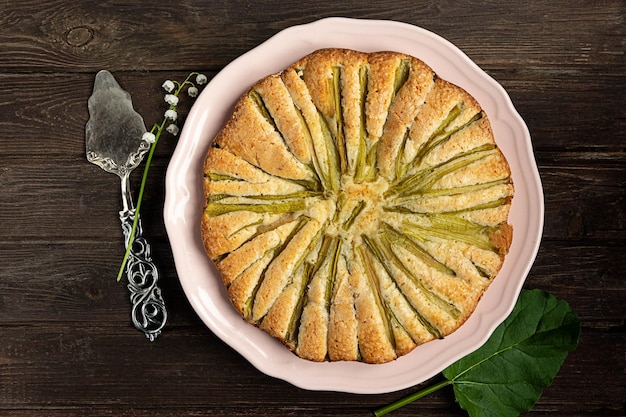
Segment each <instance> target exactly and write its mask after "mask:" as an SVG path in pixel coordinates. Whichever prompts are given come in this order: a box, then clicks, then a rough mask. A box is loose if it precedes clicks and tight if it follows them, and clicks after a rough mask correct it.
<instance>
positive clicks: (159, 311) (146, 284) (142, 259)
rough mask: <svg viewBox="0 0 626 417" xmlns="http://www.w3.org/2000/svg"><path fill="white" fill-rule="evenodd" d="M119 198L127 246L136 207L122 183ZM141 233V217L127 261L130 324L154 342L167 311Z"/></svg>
mask: <svg viewBox="0 0 626 417" xmlns="http://www.w3.org/2000/svg"><path fill="white" fill-rule="evenodd" d="M122 183H124V181H122ZM125 191H126V192H125ZM122 198H123V200H124V210H122V211H120V213H119V214H120V221H121V222H122V231H123V232H124V240H125V245H126V247H128V241H129V238H130V233H131V230H132V227H133V221H134V215H135V209H134V208H133V207H132V200H131V199H130V197H129V195H128V192H127V189H126V187H124V186H122ZM142 235H143V229H142V226H141V219H139V221H138V222H137V229H136V230H135V240H134V242H133V245H132V248H131V251H130V255H129V257H128V262H127V264H126V278H127V279H128V290H129V291H130V301H131V303H132V320H133V324H134V325H135V327H136V328H137V330H140V331H142V332H143V333H144V334H145V335H146V337H147V338H148V339H150V341H154V340H155V339H156V338H157V336H159V334H161V330H162V329H163V327H164V326H165V322H166V321H167V310H166V309H165V302H164V301H163V297H162V296H161V289H160V288H159V285H158V284H159V272H158V270H157V268H156V265H155V264H154V263H153V262H152V257H151V255H150V245H149V244H148V242H147V241H146V239H145V238H144V237H143V236H142Z"/></svg>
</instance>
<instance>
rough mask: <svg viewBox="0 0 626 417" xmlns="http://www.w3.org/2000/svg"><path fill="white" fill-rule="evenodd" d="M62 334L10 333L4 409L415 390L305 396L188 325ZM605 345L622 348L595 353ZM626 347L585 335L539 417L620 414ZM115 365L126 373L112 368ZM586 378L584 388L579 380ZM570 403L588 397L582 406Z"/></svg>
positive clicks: (309, 406)
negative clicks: (135, 332) (617, 373)
mask: <svg viewBox="0 0 626 417" xmlns="http://www.w3.org/2000/svg"><path fill="white" fill-rule="evenodd" d="M62 329H63V328H62V327H56V326H53V327H50V328H48V329H46V328H44V327H40V328H37V330H36V331H33V330H32V329H29V328H23V327H5V328H3V329H2V335H3V338H4V340H8V341H9V343H8V344H3V345H2V346H0V358H2V361H1V362H0V380H3V381H6V382H5V383H4V384H3V385H2V394H3V398H4V401H3V403H1V404H0V411H2V412H3V415H6V413H5V412H4V411H7V412H10V410H12V409H18V410H20V409H21V410H31V411H33V412H34V413H35V414H33V415H49V414H47V412H48V410H52V411H55V410H56V412H57V413H59V412H61V411H63V412H68V413H70V414H69V415H72V414H71V413H72V412H75V413H77V412H78V411H79V410H83V409H86V408H92V409H93V410H98V411H100V412H102V413H105V412H108V413H124V412H125V410H128V409H137V410H144V411H145V410H154V411H155V412H157V410H161V412H164V411H169V412H176V411H173V410H179V411H177V412H180V410H182V411H185V410H187V407H188V408H189V409H190V411H193V410H194V409H195V410H197V409H199V408H202V409H205V411H206V412H211V413H213V412H214V413H216V414H217V415H239V414H240V413H241V414H243V415H247V414H249V413H252V412H253V411H256V412H258V413H259V414H263V413H268V414H269V415H275V414H272V413H279V414H280V415H282V414H283V413H296V414H300V413H303V412H305V413H307V415H322V416H324V415H338V414H341V415H346V414H345V413H348V414H347V415H368V414H369V413H370V412H371V410H372V409H374V408H376V407H379V406H381V405H384V404H386V403H388V402H391V401H393V400H395V399H398V398H401V397H402V396H404V395H406V394H408V393H410V392H413V391H415V390H416V389H417V388H409V389H406V390H403V391H400V392H397V393H389V394H379V395H353V394H345V393H334V392H315V391H307V390H301V389H298V388H296V387H293V386H291V385H289V384H287V383H285V382H283V381H280V380H276V379H273V378H269V377H266V376H264V375H263V374H261V373H260V372H258V371H257V370H255V369H254V368H252V366H251V365H249V364H248V363H247V362H246V361H245V360H243V359H242V358H240V357H239V356H238V355H236V354H234V353H233V352H232V351H231V350H230V349H229V348H226V347H225V346H224V345H223V344H222V343H221V342H219V341H217V340H216V339H215V338H214V337H213V336H212V335H210V334H197V333H190V332H189V331H188V330H187V329H182V328H177V329H174V330H172V331H170V332H169V333H168V334H166V335H164V336H165V337H163V338H162V339H158V341H157V342H156V343H149V342H147V341H145V340H142V339H141V338H132V337H128V335H127V334H125V333H124V332H121V333H119V334H111V333H109V330H110V329H109V328H108V327H105V328H101V327H97V326H92V327H81V328H74V329H73V330H72V331H71V332H63V331H62ZM603 346H613V347H615V349H610V350H607V351H606V354H605V355H601V356H599V355H593V353H592V352H597V351H598V349H602V348H603ZM624 349H626V343H625V341H624V339H623V338H622V337H621V336H620V335H618V334H611V333H604V332H603V333H592V332H589V333H587V332H583V337H582V339H581V345H580V347H579V348H578V349H577V351H575V352H574V353H573V354H571V356H570V357H568V359H567V360H566V363H565V366H564V367H563V368H562V370H561V372H560V373H559V375H558V377H557V380H556V381H555V384H554V385H553V387H552V389H548V390H546V393H545V396H544V398H543V399H542V400H541V401H540V402H539V403H538V404H537V406H536V411H534V412H533V415H539V416H548V415H552V414H551V413H552V411H551V410H552V408H553V407H555V406H558V407H559V412H560V413H567V414H566V415H583V414H584V413H590V414H589V415H598V414H595V413H600V412H601V411H607V410H613V412H617V411H619V406H620V404H619V403H618V402H616V401H615V400H616V398H623V397H620V395H622V394H623V387H620V386H619V384H604V381H606V375H605V374H604V372H603V370H605V369H607V367H613V369H623V367H624V365H625V363H624V357H623V354H622V353H623V351H624ZM114 363H117V364H118V366H119V367H120V368H121V369H124V372H123V373H119V372H118V371H117V370H116V369H115V368H113V369H112V368H111V364H114ZM574 364H575V366H574ZM581 375H584V378H585V379H586V384H581V383H580V378H581ZM423 385H425V384H423ZM594 385H595V386H598V387H600V386H601V387H602V390H601V391H600V390H598V391H597V392H594V393H593V394H594V395H589V391H588V389H589V388H588V387H589V386H594ZM290 398H291V400H290ZM572 398H586V400H585V402H584V404H582V403H580V402H577V401H572ZM295 399H297V401H296V400H295ZM452 403H453V399H452V398H451V392H450V391H449V390H444V391H442V392H438V393H436V394H433V395H432V396H430V397H427V398H425V399H422V400H420V402H418V403H417V404H414V405H411V406H408V407H406V408H405V409H404V410H402V411H400V412H399V413H398V415H414V413H415V412H416V410H420V411H421V412H424V411H425V410H428V412H429V415H433V414H435V415H437V414H438V413H437V410H438V411H439V413H441V414H443V412H444V411H448V412H449V410H454V408H452V407H450V404H452ZM583 405H584V407H583ZM179 407H182V408H179ZM36 410H39V412H36ZM93 410H92V412H93ZM431 412H432V414H431ZM309 413H310V414H309ZM16 415H18V414H16ZM157 415H158V414H157ZM211 415H213V414H211ZM445 415H449V414H445ZM459 415H462V414H460V413H459Z"/></svg>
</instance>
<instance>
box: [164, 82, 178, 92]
mask: <svg viewBox="0 0 626 417" xmlns="http://www.w3.org/2000/svg"><path fill="white" fill-rule="evenodd" d="M161 87H163V89H164V90H165V91H167V92H168V93H171V92H172V91H174V88H176V86H175V85H174V82H173V81H171V80H165V82H164V83H163V85H162V86H161Z"/></svg>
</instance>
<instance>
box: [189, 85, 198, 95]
mask: <svg viewBox="0 0 626 417" xmlns="http://www.w3.org/2000/svg"><path fill="white" fill-rule="evenodd" d="M187 94H188V95H189V97H197V96H198V89H197V88H196V87H194V86H191V87H189V88H188V89H187Z"/></svg>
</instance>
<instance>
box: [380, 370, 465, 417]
mask: <svg viewBox="0 0 626 417" xmlns="http://www.w3.org/2000/svg"><path fill="white" fill-rule="evenodd" d="M451 384H453V382H452V381H450V380H447V379H446V380H444V381H441V382H438V383H436V384H434V385H430V386H428V387H426V388H424V389H421V390H419V391H417V392H416V393H414V394H411V395H408V396H406V397H404V398H402V399H400V400H398V401H396V402H394V403H391V404H389V405H386V406H384V407H381V408H379V409H378V410H375V411H374V415H375V416H376V417H380V416H383V415H385V414H387V413H390V412H392V411H394V410H397V409H398V408H401V407H404V406H405V405H407V404H409V403H412V402H413V401H416V400H419V399H420V398H422V397H425V396H427V395H429V394H432V393H433V392H435V391H438V390H440V389H441V388H443V387H447V386H448V385H451Z"/></svg>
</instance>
